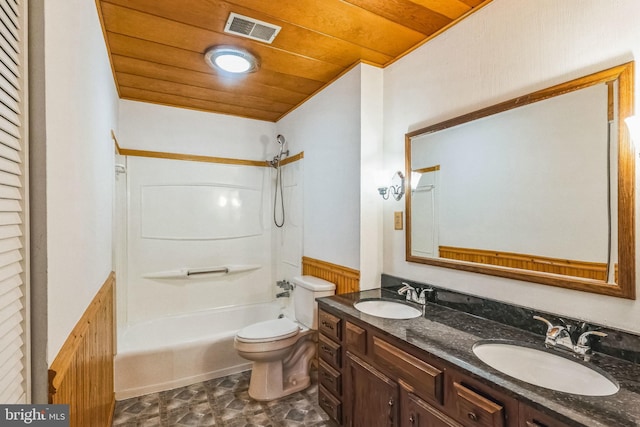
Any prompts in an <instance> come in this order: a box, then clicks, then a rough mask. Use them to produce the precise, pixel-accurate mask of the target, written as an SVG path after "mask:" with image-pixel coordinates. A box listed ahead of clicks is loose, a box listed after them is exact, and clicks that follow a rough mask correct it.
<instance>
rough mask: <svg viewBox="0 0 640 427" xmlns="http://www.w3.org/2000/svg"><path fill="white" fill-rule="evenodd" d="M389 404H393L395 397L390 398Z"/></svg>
mask: <svg viewBox="0 0 640 427" xmlns="http://www.w3.org/2000/svg"><path fill="white" fill-rule="evenodd" d="M389 406H393V397H392V398H391V399H389Z"/></svg>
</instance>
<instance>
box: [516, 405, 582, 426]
mask: <svg viewBox="0 0 640 427" xmlns="http://www.w3.org/2000/svg"><path fill="white" fill-rule="evenodd" d="M518 426H519V427H569V426H568V425H567V424H565V423H563V422H561V421H558V420H556V419H554V418H553V417H551V416H549V415H547V414H543V413H542V412H540V411H537V410H535V409H533V408H531V407H529V406H527V405H524V404H522V403H521V404H520V424H519V425H518Z"/></svg>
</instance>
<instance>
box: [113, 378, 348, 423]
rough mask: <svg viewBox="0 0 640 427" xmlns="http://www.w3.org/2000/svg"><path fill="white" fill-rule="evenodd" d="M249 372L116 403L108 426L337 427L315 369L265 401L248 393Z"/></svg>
mask: <svg viewBox="0 0 640 427" xmlns="http://www.w3.org/2000/svg"><path fill="white" fill-rule="evenodd" d="M249 378H250V372H242V373H240V374H234V375H229V376H227V377H223V378H217V379H214V380H209V381H205V382H202V383H197V384H193V385H190V386H186V387H181V388H177V389H174V390H169V391H163V392H160V393H153V394H148V395H145V396H141V397H136V398H132V399H127V400H122V401H118V402H116V410H115V414H114V418H113V424H112V426H113V427H151V426H162V427H164V426H218V427H220V426H223V427H299V426H304V427H311V426H313V427H337V425H336V424H335V423H333V422H332V421H331V420H329V417H328V416H327V414H326V413H325V412H324V411H323V410H322V409H320V407H319V406H318V385H317V371H316V370H315V369H314V370H312V376H311V378H312V383H311V386H309V388H307V389H306V390H303V391H302V392H298V393H294V394H292V395H290V396H286V397H283V398H282V399H278V400H274V401H271V402H256V401H255V400H253V399H251V398H250V397H249V394H248V393H247V389H248V388H249Z"/></svg>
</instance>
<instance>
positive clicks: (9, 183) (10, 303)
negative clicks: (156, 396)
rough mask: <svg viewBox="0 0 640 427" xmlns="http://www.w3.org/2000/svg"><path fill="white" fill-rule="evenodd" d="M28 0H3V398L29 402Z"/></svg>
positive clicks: (0, 217) (0, 107)
mask: <svg viewBox="0 0 640 427" xmlns="http://www.w3.org/2000/svg"><path fill="white" fill-rule="evenodd" d="M23 1H24V0H0V403H2V404H5V403H27V399H28V397H27V378H26V376H27V374H26V372H27V339H26V337H27V327H26V321H27V316H26V306H27V304H26V302H25V301H26V290H25V289H26V288H25V286H26V282H27V281H26V280H25V274H26V273H25V270H26V268H25V259H26V257H25V249H24V246H23V242H24V238H25V233H24V221H23V219H24V218H25V217H26V216H25V212H24V209H23V208H24V206H25V200H26V197H25V194H26V191H25V188H26V186H25V185H24V184H25V180H26V173H25V172H26V168H25V163H24V162H23V160H24V159H25V158H26V153H25V151H26V150H25V147H26V143H25V141H24V135H25V126H26V125H25V120H24V114H23V112H24V111H25V110H26V106H25V102H24V97H25V93H24V90H23V88H24V87H25V86H24V82H25V79H24V76H25V74H26V68H25V67H24V65H23V64H24V58H25V57H26V55H25V53H24V49H25V44H24V39H25V37H24V34H25V28H24V26H25V22H26V20H25V19H24V15H25V13H26V12H25V10H24V8H23Z"/></svg>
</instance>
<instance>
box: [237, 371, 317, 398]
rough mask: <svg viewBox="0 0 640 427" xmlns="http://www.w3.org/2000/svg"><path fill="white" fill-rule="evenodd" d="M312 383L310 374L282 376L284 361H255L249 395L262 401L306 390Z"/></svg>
mask: <svg viewBox="0 0 640 427" xmlns="http://www.w3.org/2000/svg"><path fill="white" fill-rule="evenodd" d="M310 384H311V377H309V375H306V376H305V375H298V377H297V378H293V377H292V378H289V379H288V381H284V380H283V378H282V362H281V361H278V362H263V363H257V362H254V363H253V368H252V370H251V380H250V381H249V396H250V397H251V398H252V399H254V400H258V401H261V402H266V401H269V400H274V399H279V398H281V397H284V396H288V395H290V394H293V393H295V392H297V391H301V390H304V389H305V388H307V387H309V385H310Z"/></svg>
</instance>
